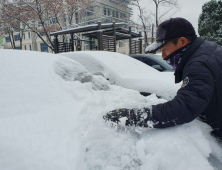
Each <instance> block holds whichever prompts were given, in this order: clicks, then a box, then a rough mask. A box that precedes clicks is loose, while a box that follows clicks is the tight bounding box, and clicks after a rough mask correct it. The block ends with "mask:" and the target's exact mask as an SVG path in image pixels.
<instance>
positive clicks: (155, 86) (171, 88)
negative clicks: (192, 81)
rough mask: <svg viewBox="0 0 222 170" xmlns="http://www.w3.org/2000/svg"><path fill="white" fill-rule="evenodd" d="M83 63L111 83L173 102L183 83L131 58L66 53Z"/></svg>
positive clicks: (100, 53)
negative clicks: (175, 81)
mask: <svg viewBox="0 0 222 170" xmlns="http://www.w3.org/2000/svg"><path fill="white" fill-rule="evenodd" d="M61 55H64V56H66V57H68V58H71V59H73V60H75V61H78V62H80V63H81V64H82V65H83V66H85V67H86V69H87V70H88V71H89V72H90V73H92V74H100V75H103V76H104V77H106V78H107V79H109V81H110V83H111V84H116V85H120V86H122V87H125V88H129V89H134V90H137V91H139V92H148V93H156V94H157V95H158V96H162V97H163V98H165V99H167V100H170V99H172V98H173V97H174V96H175V95H176V92H177V90H178V89H179V88H180V87H181V84H175V83H174V75H173V73H172V72H164V73H161V72H159V71H157V70H156V69H154V68H152V67H149V66H147V65H146V64H144V63H142V62H140V61H138V60H136V59H134V58H131V57H129V56H126V55H123V54H120V53H114V52H107V51H80V52H69V53H62V54H61Z"/></svg>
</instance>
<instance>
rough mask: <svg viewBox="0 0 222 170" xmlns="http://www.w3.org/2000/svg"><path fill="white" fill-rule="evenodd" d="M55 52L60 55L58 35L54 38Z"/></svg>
mask: <svg viewBox="0 0 222 170" xmlns="http://www.w3.org/2000/svg"><path fill="white" fill-rule="evenodd" d="M54 51H55V54H56V53H59V44H58V35H55V36H54Z"/></svg>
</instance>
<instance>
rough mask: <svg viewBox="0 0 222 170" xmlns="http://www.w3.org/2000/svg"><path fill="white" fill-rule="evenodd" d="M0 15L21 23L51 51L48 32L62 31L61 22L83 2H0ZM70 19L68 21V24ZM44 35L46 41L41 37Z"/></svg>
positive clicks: (56, 0)
mask: <svg viewBox="0 0 222 170" xmlns="http://www.w3.org/2000/svg"><path fill="white" fill-rule="evenodd" d="M0 2H1V6H0V13H1V14H2V15H5V16H6V17H7V18H9V19H10V20H16V21H18V22H19V23H22V24H23V25H24V26H25V28H26V29H29V30H31V31H32V32H33V33H35V34H36V35H37V37H39V38H40V39H41V40H42V41H43V42H44V43H45V44H46V45H47V46H48V47H49V48H50V49H51V50H52V51H53V50H54V46H53V42H52V40H51V37H50V32H52V31H53V32H54V31H59V30H62V29H63V25H64V23H63V24H62V23H61V21H63V20H64V17H65V16H67V15H69V14H70V11H72V12H73V13H72V17H73V15H74V14H75V11H76V9H78V8H80V7H82V4H83V2H84V0H65V1H63V0H0ZM71 22H72V19H71V20H70V23H71ZM41 33H44V34H45V36H46V40H45V39H44V38H43V37H42V36H41Z"/></svg>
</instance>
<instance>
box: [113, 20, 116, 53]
mask: <svg viewBox="0 0 222 170" xmlns="http://www.w3.org/2000/svg"><path fill="white" fill-rule="evenodd" d="M113 41H114V42H113V43H114V52H116V23H115V22H113Z"/></svg>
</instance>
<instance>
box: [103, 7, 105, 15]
mask: <svg viewBox="0 0 222 170" xmlns="http://www.w3.org/2000/svg"><path fill="white" fill-rule="evenodd" d="M103 12H104V15H106V8H105V7H104V8H103Z"/></svg>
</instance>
